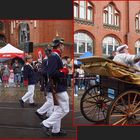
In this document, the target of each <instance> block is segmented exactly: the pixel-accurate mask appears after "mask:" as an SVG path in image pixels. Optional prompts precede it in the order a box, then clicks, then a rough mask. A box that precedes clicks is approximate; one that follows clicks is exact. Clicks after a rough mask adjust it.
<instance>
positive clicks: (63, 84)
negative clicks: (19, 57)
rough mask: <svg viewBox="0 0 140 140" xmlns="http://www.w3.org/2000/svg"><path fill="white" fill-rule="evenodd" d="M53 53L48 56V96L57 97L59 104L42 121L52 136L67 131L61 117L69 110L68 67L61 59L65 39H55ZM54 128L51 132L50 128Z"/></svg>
mask: <svg viewBox="0 0 140 140" xmlns="http://www.w3.org/2000/svg"><path fill="white" fill-rule="evenodd" d="M52 47H53V50H52V53H51V55H50V56H49V57H48V66H47V73H48V76H49V82H48V84H47V87H46V90H47V96H49V98H50V96H52V98H54V97H53V96H54V90H55V97H56V100H57V103H58V104H57V105H55V107H54V111H53V113H52V114H51V115H50V117H49V118H47V119H46V120H44V121H43V122H42V123H41V127H42V128H43V131H44V132H45V133H46V134H47V135H52V136H64V135H66V132H65V131H64V130H62V129H61V119H62V118H63V117H64V116H65V115H66V114H67V113H68V112H69V96H68V93H67V80H66V76H67V74H68V72H69V71H68V69H67V68H63V63H62V60H61V53H62V52H63V50H64V45H63V40H62V39H54V40H53V43H52ZM51 128H52V130H51V132H50V129H51Z"/></svg>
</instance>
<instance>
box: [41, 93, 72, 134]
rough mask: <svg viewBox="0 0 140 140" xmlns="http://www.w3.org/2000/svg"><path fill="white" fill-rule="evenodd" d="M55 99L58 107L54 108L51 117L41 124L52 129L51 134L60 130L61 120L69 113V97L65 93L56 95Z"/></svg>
mask: <svg viewBox="0 0 140 140" xmlns="http://www.w3.org/2000/svg"><path fill="white" fill-rule="evenodd" d="M56 98H57V101H58V104H59V106H55V107H54V111H53V113H52V115H51V116H50V117H49V118H48V119H46V120H44V121H43V122H42V123H43V125H44V126H46V127H49V128H50V127H52V132H53V133H58V132H59V131H60V128H61V119H62V118H63V117H64V116H65V115H66V114H68V112H69V96H68V93H67V92H66V91H64V92H61V93H57V94H56Z"/></svg>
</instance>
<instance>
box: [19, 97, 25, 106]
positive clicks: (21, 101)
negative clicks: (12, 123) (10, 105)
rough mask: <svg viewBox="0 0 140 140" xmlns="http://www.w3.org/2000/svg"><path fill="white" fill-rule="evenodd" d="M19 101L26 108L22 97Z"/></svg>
mask: <svg viewBox="0 0 140 140" xmlns="http://www.w3.org/2000/svg"><path fill="white" fill-rule="evenodd" d="M19 103H20V105H21V107H22V108H24V102H23V100H22V99H20V100H19Z"/></svg>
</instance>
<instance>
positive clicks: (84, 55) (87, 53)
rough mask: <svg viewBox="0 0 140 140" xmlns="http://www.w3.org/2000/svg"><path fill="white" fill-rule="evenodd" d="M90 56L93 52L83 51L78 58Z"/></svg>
mask: <svg viewBox="0 0 140 140" xmlns="http://www.w3.org/2000/svg"><path fill="white" fill-rule="evenodd" d="M91 56H93V54H92V53H91V52H85V53H84V54H82V55H81V56H80V57H79V58H86V57H91Z"/></svg>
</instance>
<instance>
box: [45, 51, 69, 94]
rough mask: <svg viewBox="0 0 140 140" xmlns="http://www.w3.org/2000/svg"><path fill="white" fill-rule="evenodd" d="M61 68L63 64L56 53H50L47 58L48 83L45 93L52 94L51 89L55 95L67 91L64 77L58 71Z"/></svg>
mask: <svg viewBox="0 0 140 140" xmlns="http://www.w3.org/2000/svg"><path fill="white" fill-rule="evenodd" d="M62 68H63V63H62V60H61V58H60V56H59V55H58V54H57V53H54V52H53V53H52V54H51V55H50V56H49V57H48V65H47V74H48V77H49V82H48V84H47V88H46V89H47V91H48V92H52V91H53V89H55V91H56V92H57V93H59V92H63V91H66V90H67V81H66V76H65V75H64V73H63V72H60V69H62Z"/></svg>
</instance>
